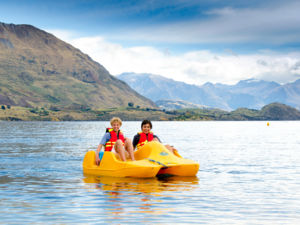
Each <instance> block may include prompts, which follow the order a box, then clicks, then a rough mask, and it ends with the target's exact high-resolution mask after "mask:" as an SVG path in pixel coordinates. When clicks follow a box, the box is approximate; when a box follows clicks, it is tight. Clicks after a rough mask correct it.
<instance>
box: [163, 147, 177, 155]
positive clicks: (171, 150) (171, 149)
mask: <svg viewBox="0 0 300 225" xmlns="http://www.w3.org/2000/svg"><path fill="white" fill-rule="evenodd" d="M165 147H166V148H167V149H168V150H169V151H170V152H172V153H173V154H174V150H175V148H174V147H172V146H171V145H165Z"/></svg>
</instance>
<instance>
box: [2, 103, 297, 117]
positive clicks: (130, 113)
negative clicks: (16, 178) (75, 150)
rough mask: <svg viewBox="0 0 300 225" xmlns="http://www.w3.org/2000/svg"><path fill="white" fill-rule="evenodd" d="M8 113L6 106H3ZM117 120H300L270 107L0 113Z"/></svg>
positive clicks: (5, 114) (21, 109) (288, 111)
mask: <svg viewBox="0 0 300 225" xmlns="http://www.w3.org/2000/svg"><path fill="white" fill-rule="evenodd" d="M4 108H6V109H8V106H6V107H5V106H4ZM113 116H118V117H120V118H122V119H123V120H127V121H128V120H129V121H136V120H137V121H139V120H143V119H145V118H147V119H150V120H176V121H186V120H194V121H199V120H223V121H224V120H300V111H298V110H297V109H295V108H292V107H290V106H287V105H283V104H279V103H272V104H269V105H266V106H265V107H263V108H262V109H261V110H253V109H246V108H240V109H237V110H235V111H232V112H227V111H223V110H219V109H181V110H174V111H166V110H159V109H156V108H134V107H130V106H128V107H120V108H115V107H113V108H106V109H96V110H95V109H91V108H89V107H88V106H85V105H76V104H73V105H71V106H70V107H69V108H67V109H66V108H64V109H61V108H57V107H54V106H51V107H50V108H49V109H48V108H44V107H42V108H39V107H35V108H26V107H19V106H11V107H10V109H9V110H0V120H25V121H31V120H38V121H43V120H48V121H73V120H76V121H77V120H80V121H91V120H94V121H107V120H110V119H111V117H113Z"/></svg>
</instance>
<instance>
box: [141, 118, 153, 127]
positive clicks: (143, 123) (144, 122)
mask: <svg viewBox="0 0 300 225" xmlns="http://www.w3.org/2000/svg"><path fill="white" fill-rule="evenodd" d="M145 124H149V125H150V129H152V123H151V121H150V120H143V122H142V124H141V128H143V125H145Z"/></svg>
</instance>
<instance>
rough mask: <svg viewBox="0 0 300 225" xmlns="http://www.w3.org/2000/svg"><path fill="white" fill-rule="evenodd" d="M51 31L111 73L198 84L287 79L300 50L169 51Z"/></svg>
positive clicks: (297, 70) (298, 63) (298, 64)
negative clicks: (287, 51) (216, 52)
mask: <svg viewBox="0 0 300 225" xmlns="http://www.w3.org/2000/svg"><path fill="white" fill-rule="evenodd" d="M52 33H55V34H56V35H57V36H58V37H61V38H62V39H64V40H65V41H67V42H69V43H70V44H72V45H74V46H75V47H77V48H79V49H80V50H81V51H83V52H84V53H86V54H88V55H90V56H91V57H92V58H93V59H94V60H95V61H97V62H99V63H100V64H102V65H103V66H104V67H105V68H106V69H107V70H108V71H109V72H110V73H111V74H113V75H117V74H120V73H123V72H135V73H152V74H158V75H162V76H165V77H168V78H172V79H174V80H178V81H184V82H187V83H191V84H199V85H200V84H203V83H205V82H213V83H216V82H219V83H227V84H233V83H236V82H238V81H239V80H243V79H248V78H258V79H264V80H269V81H271V80H272V81H277V82H280V83H287V82H291V81H294V80H296V79H297V78H299V76H300V53H288V54H280V53H276V52H272V51H261V52H258V53H257V54H251V55H250V54H248V55H246V54H245V55H236V54H234V53H233V52H232V51H230V49H229V50H226V51H225V52H224V53H223V54H214V53H213V52H211V51H208V50H207V51H191V52H186V53H184V54H180V55H173V54H171V53H170V52H169V50H159V49H156V48H153V47H149V46H136V47H130V48H125V47H123V46H122V45H120V44H116V43H111V42H108V41H106V40H105V39H104V38H103V37H100V36H96V37H82V38H70V37H72V35H70V34H68V33H64V32H56V31H52ZM64 34H68V35H67V36H66V35H64ZM60 35H64V36H60ZM66 37H67V39H65V38H66Z"/></svg>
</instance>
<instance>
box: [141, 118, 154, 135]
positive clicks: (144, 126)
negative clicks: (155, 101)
mask: <svg viewBox="0 0 300 225" xmlns="http://www.w3.org/2000/svg"><path fill="white" fill-rule="evenodd" d="M141 128H142V132H143V133H145V134H148V133H149V132H150V130H151V129H152V123H151V121H150V120H143V122H142V124H141Z"/></svg>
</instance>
